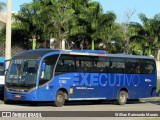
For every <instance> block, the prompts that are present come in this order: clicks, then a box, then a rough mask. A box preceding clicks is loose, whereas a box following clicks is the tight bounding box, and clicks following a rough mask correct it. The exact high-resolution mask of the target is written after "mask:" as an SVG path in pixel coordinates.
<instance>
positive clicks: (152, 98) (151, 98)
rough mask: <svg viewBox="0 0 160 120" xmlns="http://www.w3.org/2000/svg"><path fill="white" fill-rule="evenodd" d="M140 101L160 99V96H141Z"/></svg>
mask: <svg viewBox="0 0 160 120" xmlns="http://www.w3.org/2000/svg"><path fill="white" fill-rule="evenodd" d="M140 101H160V97H150V98H140Z"/></svg>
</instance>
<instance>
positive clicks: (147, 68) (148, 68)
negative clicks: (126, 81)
mask: <svg viewBox="0 0 160 120" xmlns="http://www.w3.org/2000/svg"><path fill="white" fill-rule="evenodd" d="M154 71H155V62H154V61H153V60H141V73H142V74H153V73H154Z"/></svg>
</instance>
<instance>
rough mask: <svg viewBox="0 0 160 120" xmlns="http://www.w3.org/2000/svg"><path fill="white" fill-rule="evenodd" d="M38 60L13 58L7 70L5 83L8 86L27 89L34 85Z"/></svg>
mask: <svg viewBox="0 0 160 120" xmlns="http://www.w3.org/2000/svg"><path fill="white" fill-rule="evenodd" d="M38 63H39V62H38V60H34V59H13V60H11V64H10V67H9V69H8V72H7V77H6V85H7V86H8V87H23V88H24V87H26V88H28V89H30V88H33V87H35V86H36V80H37V71H38V66H39V64H38Z"/></svg>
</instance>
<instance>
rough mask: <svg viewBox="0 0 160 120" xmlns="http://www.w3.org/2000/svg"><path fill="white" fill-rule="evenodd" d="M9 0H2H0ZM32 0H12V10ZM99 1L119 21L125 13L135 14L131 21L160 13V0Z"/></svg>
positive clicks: (138, 20)
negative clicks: (141, 14) (140, 14)
mask: <svg viewBox="0 0 160 120" xmlns="http://www.w3.org/2000/svg"><path fill="white" fill-rule="evenodd" d="M1 1H2V2H6V1H7V0H0V2H1ZM31 1H32V0H12V11H19V10H20V6H21V5H22V4H24V3H29V2H31ZM93 1H99V2H100V3H101V5H102V7H103V11H104V13H105V12H107V11H112V12H114V13H115V14H116V16H117V22H119V23H121V22H124V21H125V13H131V12H133V11H135V12H134V14H133V16H132V17H131V19H130V21H133V22H140V19H139V18H138V14H139V13H144V14H145V15H146V16H147V17H148V18H152V17H154V15H155V14H157V13H160V0H93Z"/></svg>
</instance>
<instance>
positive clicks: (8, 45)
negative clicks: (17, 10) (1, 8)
mask: <svg viewBox="0 0 160 120" xmlns="http://www.w3.org/2000/svg"><path fill="white" fill-rule="evenodd" d="M11 5H12V0H7V22H6V24H7V25H6V46H5V59H6V60H9V59H10V58H11V10H12V8H11ZM8 65H9V63H8V62H7V63H6V68H8Z"/></svg>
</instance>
